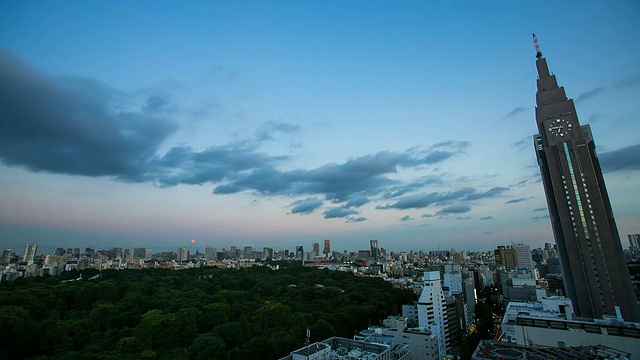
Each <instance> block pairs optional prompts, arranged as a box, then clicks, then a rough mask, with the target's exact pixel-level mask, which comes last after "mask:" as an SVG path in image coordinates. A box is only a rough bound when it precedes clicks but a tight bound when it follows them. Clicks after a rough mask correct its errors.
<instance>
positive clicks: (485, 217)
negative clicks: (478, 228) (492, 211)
mask: <svg viewBox="0 0 640 360" xmlns="http://www.w3.org/2000/svg"><path fill="white" fill-rule="evenodd" d="M491 219H493V216H491V215H489V216H483V217H481V218H480V219H478V220H491Z"/></svg>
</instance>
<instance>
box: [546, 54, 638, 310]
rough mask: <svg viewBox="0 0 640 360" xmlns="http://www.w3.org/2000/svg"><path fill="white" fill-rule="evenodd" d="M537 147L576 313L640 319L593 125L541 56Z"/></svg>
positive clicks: (565, 274) (560, 255) (553, 224)
mask: <svg viewBox="0 0 640 360" xmlns="http://www.w3.org/2000/svg"><path fill="white" fill-rule="evenodd" d="M536 57H537V60H536V68H537V70H538V80H537V88H538V92H537V93H536V105H537V106H536V111H535V114H536V123H537V125H538V134H536V135H534V145H535V150H536V156H537V159H538V165H539V167H540V173H541V175H542V184H543V186H544V191H545V194H546V198H547V205H548V208H549V215H550V219H551V227H552V229H553V234H554V237H555V240H556V244H557V246H558V254H559V257H560V262H561V263H562V273H563V276H564V285H565V287H566V291H567V295H568V296H569V298H570V299H571V300H572V301H573V306H574V310H575V311H576V314H577V315H578V316H582V317H589V318H602V317H603V316H604V315H610V316H615V315H616V307H619V308H620V311H621V313H622V316H623V318H624V319H625V320H626V321H640V308H639V307H638V303H637V299H636V296H635V291H634V290H633V286H632V285H631V278H630V276H629V269H628V268H627V263H626V260H625V257H624V253H623V251H622V245H621V243H620V235H619V234H618V229H617V226H616V221H615V218H614V216H613V210H612V208H611V203H610V201H609V195H608V193H607V188H606V186H605V183H604V177H603V175H602V169H601V167H600V161H599V160H598V156H597V154H596V146H595V142H594V141H593V135H592V133H591V128H590V127H589V125H582V126H581V125H580V122H579V121H578V115H577V113H576V108H575V105H574V103H573V100H572V99H569V98H567V95H566V94H565V91H564V88H563V87H561V86H560V87H559V86H558V83H557V81H556V76H555V75H552V74H551V73H550V72H549V68H548V66H547V60H546V59H545V58H544V57H542V53H540V52H539V51H538V53H537V54H536Z"/></svg>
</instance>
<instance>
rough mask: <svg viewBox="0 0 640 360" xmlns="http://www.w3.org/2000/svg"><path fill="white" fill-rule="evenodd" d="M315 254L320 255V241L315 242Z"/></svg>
mask: <svg viewBox="0 0 640 360" xmlns="http://www.w3.org/2000/svg"><path fill="white" fill-rule="evenodd" d="M313 255H314V256H318V255H320V244H319V243H313Z"/></svg>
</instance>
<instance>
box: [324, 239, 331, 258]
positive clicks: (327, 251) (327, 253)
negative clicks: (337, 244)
mask: <svg viewBox="0 0 640 360" xmlns="http://www.w3.org/2000/svg"><path fill="white" fill-rule="evenodd" d="M322 253H323V254H324V256H325V257H329V256H330V255H331V240H325V241H324V249H323V250H322Z"/></svg>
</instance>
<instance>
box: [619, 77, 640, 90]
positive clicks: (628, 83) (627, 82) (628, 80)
mask: <svg viewBox="0 0 640 360" xmlns="http://www.w3.org/2000/svg"><path fill="white" fill-rule="evenodd" d="M614 86H615V87H616V88H618V89H626V88H631V87H636V86H640V74H635V75H630V76H627V77H625V78H622V79H620V81H618V82H616V83H615V85H614Z"/></svg>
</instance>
